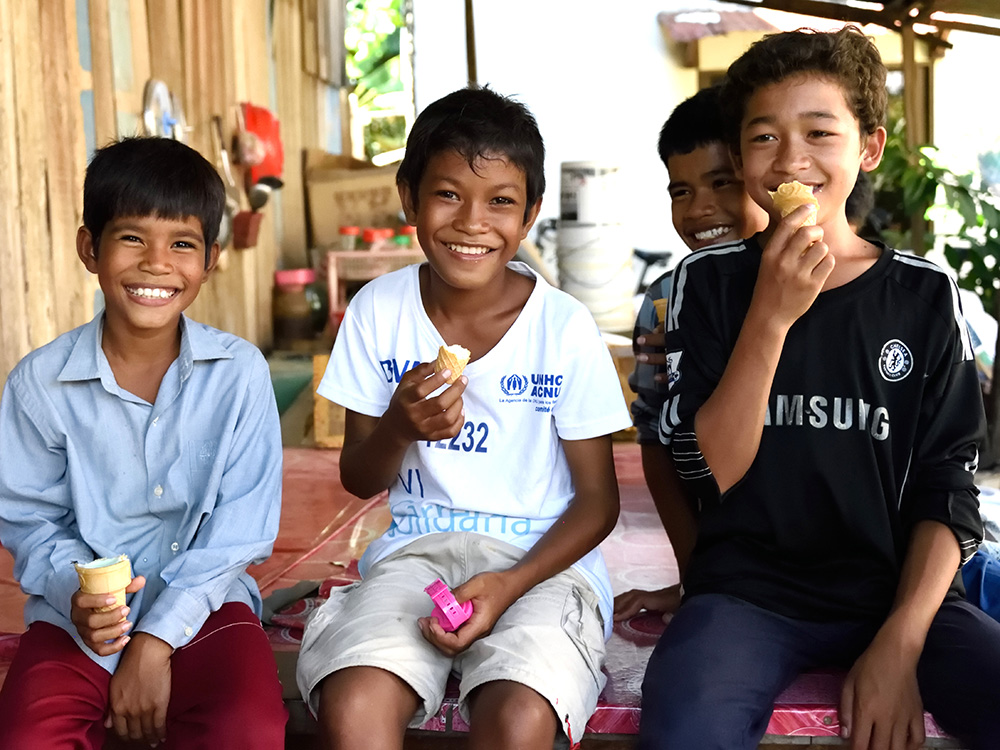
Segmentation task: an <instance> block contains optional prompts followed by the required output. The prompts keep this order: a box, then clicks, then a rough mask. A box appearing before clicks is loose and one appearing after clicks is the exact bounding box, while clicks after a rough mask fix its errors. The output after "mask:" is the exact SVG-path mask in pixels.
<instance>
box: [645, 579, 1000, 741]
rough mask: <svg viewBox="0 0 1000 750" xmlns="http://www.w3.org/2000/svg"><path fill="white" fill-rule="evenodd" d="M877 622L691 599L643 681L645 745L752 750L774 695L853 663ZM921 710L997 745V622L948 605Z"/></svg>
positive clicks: (929, 654) (930, 637)
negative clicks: (804, 675)
mask: <svg viewBox="0 0 1000 750" xmlns="http://www.w3.org/2000/svg"><path fill="white" fill-rule="evenodd" d="M879 625H880V623H873V622H833V623H829V622H809V621H805V620H794V619H791V618H788V617H783V616H781V615H778V614H775V613H773V612H770V611H768V610H765V609H762V608H760V607H757V606H755V605H753V604H750V603H748V602H745V601H742V600H740V599H736V598H735V597H731V596H726V595H721V594H702V595H700V596H695V597H692V598H691V599H689V600H687V601H686V602H684V604H683V606H682V607H681V608H680V610H679V611H678V612H677V614H676V615H675V616H674V618H673V620H672V621H671V623H670V625H669V626H668V627H667V629H666V631H665V632H664V634H663V636H662V637H661V638H660V641H659V643H658V644H657V645H656V648H655V649H654V651H653V654H652V656H651V657H650V659H649V664H648V666H647V668H646V676H645V679H644V680H643V685H642V720H641V723H640V727H639V746H638V747H639V750H653V749H659V748H662V749H663V750H687V749H688V748H690V749H691V750H713V749H715V748H717V749H718V750H738V749H739V748H746V750H753V748H756V747H757V745H758V744H759V742H760V740H761V737H763V735H764V732H765V731H766V729H767V724H768V721H769V720H770V717H771V711H772V709H773V708H774V700H775V698H776V697H777V696H778V694H779V693H780V692H781V691H782V690H784V688H785V687H787V686H788V685H789V684H790V683H791V682H792V680H794V679H795V677H796V676H797V675H798V674H799V673H800V672H802V671H803V670H806V669H812V668H816V667H842V668H845V669H846V668H850V666H851V665H852V664H853V663H854V660H855V659H857V657H858V656H859V655H860V654H861V653H862V652H863V651H864V650H865V648H867V646H868V644H869V643H870V642H871V639H872V638H873V637H874V635H875V633H876V631H877V630H878V627H879ZM917 679H918V682H919V685H920V692H921V696H922V698H923V701H924V708H925V709H926V710H928V711H930V712H931V714H932V715H933V716H934V718H935V720H936V721H937V722H938V724H939V725H940V726H941V727H942V728H943V729H944V730H945V731H947V732H949V733H951V734H953V735H955V736H956V737H958V738H959V739H961V740H962V741H963V742H964V743H965V744H966V745H967V746H968V747H969V748H971V749H972V750H980V749H982V750H985V749H986V748H996V747H998V746H1000V710H998V709H997V706H1000V623H998V622H996V621H995V620H992V619H990V618H989V617H988V616H986V615H985V614H984V613H983V612H982V611H980V610H978V609H976V608H975V607H973V606H971V605H970V604H968V603H967V602H964V601H955V602H952V601H948V602H946V603H945V604H943V605H942V607H941V609H940V610H939V611H938V614H937V616H936V617H935V619H934V622H933V623H932V625H931V629H930V631H929V632H928V634H927V641H926V643H925V646H924V652H923V654H922V656H921V658H920V662H919V664H918V666H917Z"/></svg>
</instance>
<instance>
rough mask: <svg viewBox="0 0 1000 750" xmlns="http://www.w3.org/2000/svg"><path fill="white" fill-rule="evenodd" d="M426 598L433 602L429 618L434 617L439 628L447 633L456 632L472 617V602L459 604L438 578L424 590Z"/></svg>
mask: <svg viewBox="0 0 1000 750" xmlns="http://www.w3.org/2000/svg"><path fill="white" fill-rule="evenodd" d="M424 591H426V592H427V594H428V596H430V598H431V599H433V600H434V604H436V605H437V606H435V607H434V611H432V612H431V617H436V618H437V621H438V623H439V624H440V625H441V627H442V628H443V629H444V630H446V631H448V632H449V633H450V632H451V631H453V630H457V629H458V626H459V625H461V624H462V623H463V622H465V621H466V620H468V619H469V618H470V617H472V602H464V603H462V604H459V603H458V602H457V601H456V600H455V595H454V594H452V593H451V590H450V589H449V588H448V587H447V586H445V585H444V582H443V581H442V580H441V579H440V578H438V579H437V580H436V581H434V583H432V584H431V585H430V586H428V587H427V588H425V589H424Z"/></svg>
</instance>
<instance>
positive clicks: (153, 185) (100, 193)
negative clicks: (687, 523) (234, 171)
mask: <svg viewBox="0 0 1000 750" xmlns="http://www.w3.org/2000/svg"><path fill="white" fill-rule="evenodd" d="M225 205H226V189H225V186H224V185H223V184H222V178H221V177H220V176H219V173H218V172H217V171H216V169H215V167H213V166H212V165H211V164H210V163H209V162H208V160H207V159H205V157H204V156H202V155H201V154H199V153H198V152H197V151H195V150H194V149H193V148H191V147H190V146H186V145H185V144H183V143H181V142H180V141H175V140H172V139H170V138H155V137H135V138H123V139H122V140H120V141H115V142H114V143H111V144H109V145H107V146H105V147H103V148H101V149H98V150H97V152H96V153H95V154H94V158H93V159H91V160H90V164H89V166H88V167H87V176H86V177H85V178H84V181H83V225H84V226H85V227H86V228H87V231H89V232H90V235H91V237H92V238H93V243H94V252H95V254H96V253H97V252H98V250H99V247H98V245H99V243H100V238H101V233H102V232H103V231H104V227H105V226H106V225H107V224H108V222H110V221H113V220H114V219H117V218H119V217H125V216H156V217H158V218H161V219H183V218H186V217H188V216H194V217H196V218H197V219H198V220H199V221H201V231H202V235H203V236H204V238H205V267H206V268H208V262H209V259H210V257H211V249H212V245H213V244H214V243H215V240H216V239H217V238H218V236H219V227H220V225H221V223H222V212H223V210H224V209H225Z"/></svg>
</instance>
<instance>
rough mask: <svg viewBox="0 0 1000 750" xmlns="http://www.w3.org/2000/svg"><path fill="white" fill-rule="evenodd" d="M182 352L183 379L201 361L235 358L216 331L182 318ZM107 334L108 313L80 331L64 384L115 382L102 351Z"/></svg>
mask: <svg viewBox="0 0 1000 750" xmlns="http://www.w3.org/2000/svg"><path fill="white" fill-rule="evenodd" d="M180 326H181V351H180V355H179V356H178V358H177V359H178V364H179V365H180V370H181V372H180V375H181V380H182V381H183V380H187V378H188V376H189V375H190V374H191V368H192V367H193V366H194V363H195V362H197V361H199V360H211V359H232V358H233V355H232V354H231V353H230V352H229V350H228V349H226V347H224V346H223V345H222V342H221V341H220V340H219V338H218V336H217V335H216V332H215V331H214V330H213V329H211V328H209V327H208V326H204V325H202V324H200V323H195V322H193V321H189V320H188V318H187V316H185V315H181V319H180ZM103 332H104V312H103V311H102V312H100V313H98V314H97V315H96V316H95V317H94V319H93V320H92V321H90V322H89V323H87V324H86V325H84V326H83V327H82V328H81V329H80V335H79V336H78V337H77V339H76V343H75V344H74V345H73V349H72V350H71V351H70V354H69V357H68V358H67V360H66V364H65V365H63V368H62V371H60V373H59V381H60V382H73V381H77V380H105V379H106V378H110V380H111V381H112V382H113V381H114V375H113V374H112V373H111V366H110V365H109V364H108V358H107V357H106V356H105V355H104V351H103V350H102V349H101V336H102V334H103Z"/></svg>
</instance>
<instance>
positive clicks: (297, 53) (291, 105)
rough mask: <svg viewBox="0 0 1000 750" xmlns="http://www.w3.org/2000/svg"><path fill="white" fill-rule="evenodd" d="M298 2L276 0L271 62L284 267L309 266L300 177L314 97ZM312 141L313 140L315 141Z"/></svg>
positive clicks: (281, 256)
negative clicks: (307, 89) (306, 82)
mask: <svg viewBox="0 0 1000 750" xmlns="http://www.w3.org/2000/svg"><path fill="white" fill-rule="evenodd" d="M300 10H301V3H300V2H299V0H275V3H274V30H273V39H274V65H275V79H276V80H275V90H276V94H277V100H276V102H275V107H276V110H275V114H276V116H277V117H278V120H279V122H280V123H281V140H282V142H283V146H284V151H285V169H284V177H283V179H284V182H285V186H284V187H283V188H282V189H281V200H280V207H281V218H282V222H281V224H282V237H281V248H280V258H281V261H282V263H283V265H284V266H285V267H286V268H301V267H303V266H307V265H308V253H307V250H308V244H307V241H306V231H305V230H306V225H305V184H304V181H303V178H302V154H303V151H304V146H305V141H304V140H303V136H302V132H303V126H304V123H305V121H309V120H312V119H313V117H314V114H313V113H314V112H315V108H316V102H315V100H314V97H312V96H310V95H309V94H308V93H306V94H305V96H304V95H303V83H302V79H303V75H302V72H301V71H302V66H301V60H302V51H301V42H302V34H301V30H300V29H301V17H300ZM314 142H315V141H314Z"/></svg>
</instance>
